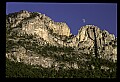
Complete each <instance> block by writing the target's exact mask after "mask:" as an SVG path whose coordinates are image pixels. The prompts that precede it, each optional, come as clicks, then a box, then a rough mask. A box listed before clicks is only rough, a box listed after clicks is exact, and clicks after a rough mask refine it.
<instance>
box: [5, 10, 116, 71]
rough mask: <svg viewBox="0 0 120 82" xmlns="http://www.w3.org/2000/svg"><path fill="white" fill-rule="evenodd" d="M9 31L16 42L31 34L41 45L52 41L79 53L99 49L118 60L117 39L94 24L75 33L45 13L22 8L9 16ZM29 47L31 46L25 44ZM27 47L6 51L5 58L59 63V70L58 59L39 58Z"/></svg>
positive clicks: (104, 55) (67, 66) (89, 52)
mask: <svg viewBox="0 0 120 82" xmlns="http://www.w3.org/2000/svg"><path fill="white" fill-rule="evenodd" d="M6 30H7V33H6V34H7V37H8V35H9V39H7V40H10V39H11V40H12V41H14V42H19V40H20V38H22V37H23V36H25V35H28V36H31V35H32V36H33V37H34V38H36V41H37V42H34V43H37V44H39V46H44V45H47V44H49V45H50V46H57V47H58V46H60V47H73V48H74V50H75V51H76V52H77V54H81V53H85V54H89V55H93V56H94V54H96V52H97V54H98V57H99V58H103V59H107V60H110V61H113V62H115V61H116V60H117V38H116V37H115V36H114V35H113V34H109V32H108V31H106V30H101V29H100V28H99V27H97V26H94V25H86V26H82V27H81V28H80V30H79V31H78V35H76V36H75V35H72V33H70V29H69V27H68V26H67V24H66V23H62V22H60V23H59V22H54V21H53V20H52V19H51V18H49V17H47V16H45V14H41V13H38V12H28V11H24V10H22V11H20V12H16V13H11V14H9V15H7V16H6ZM11 36H12V37H11ZM10 37H11V38H10ZM16 37H19V39H16ZM29 40H30V39H28V41H29ZM24 41H26V40H24ZM31 42H32V41H31ZM28 43H29V42H28ZM26 46H28V45H27V44H26ZM26 46H24V47H19V48H17V49H15V48H13V49H12V50H11V51H12V52H11V53H6V57H7V58H9V59H11V60H12V61H17V62H24V63H26V64H31V65H41V66H43V67H52V65H53V66H55V67H56V66H57V67H56V69H58V67H59V66H60V64H63V63H64V62H63V63H58V62H55V60H54V59H52V58H44V57H42V56H39V57H38V56H37V55H38V54H36V53H34V52H33V51H30V50H26V49H25V47H26ZM96 50H97V51H96ZM95 51H96V52H95ZM91 53H92V54H91ZM53 62H55V63H53ZM64 65H65V66H66V67H65V68H69V67H73V68H75V69H78V68H79V65H78V64H76V63H75V62H74V63H73V64H71V65H70V64H69V63H68V62H67V63H64ZM93 68H94V67H93Z"/></svg>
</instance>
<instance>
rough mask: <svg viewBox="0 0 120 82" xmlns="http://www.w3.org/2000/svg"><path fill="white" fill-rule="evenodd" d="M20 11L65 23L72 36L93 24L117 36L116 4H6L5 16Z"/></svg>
mask: <svg viewBox="0 0 120 82" xmlns="http://www.w3.org/2000/svg"><path fill="white" fill-rule="evenodd" d="M20 10H27V11H30V12H40V13H42V14H45V15H47V16H49V17H50V18H51V19H52V20H54V21H56V22H65V23H67V25H68V26H69V28H70V29H71V33H72V34H74V35H77V34H78V30H79V29H80V27H81V26H84V25H86V24H93V25H96V26H98V27H99V28H100V29H102V30H104V29H105V30H107V31H108V32H109V33H111V34H115V36H117V4H115V3H38V2H37V3H32V2H7V3H6V14H9V13H14V12H18V11H20Z"/></svg>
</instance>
